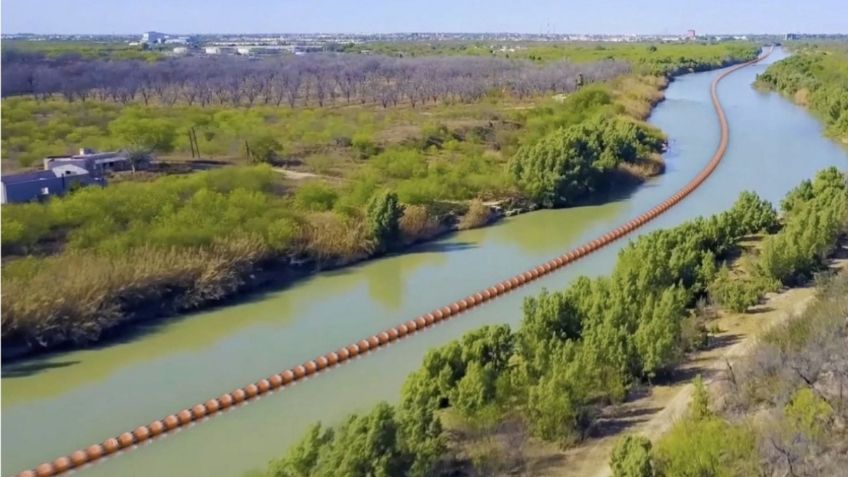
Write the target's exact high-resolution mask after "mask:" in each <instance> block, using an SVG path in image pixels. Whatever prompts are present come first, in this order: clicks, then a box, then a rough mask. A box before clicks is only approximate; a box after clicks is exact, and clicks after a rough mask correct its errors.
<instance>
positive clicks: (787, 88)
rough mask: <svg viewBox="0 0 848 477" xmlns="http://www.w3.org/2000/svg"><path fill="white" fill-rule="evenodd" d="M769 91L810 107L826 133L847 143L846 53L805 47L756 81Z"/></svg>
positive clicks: (828, 48)
mask: <svg viewBox="0 0 848 477" xmlns="http://www.w3.org/2000/svg"><path fill="white" fill-rule="evenodd" d="M757 82H758V83H759V84H760V85H763V86H765V87H767V88H769V89H773V90H776V91H779V92H781V93H783V94H785V95H788V96H791V97H792V98H793V99H794V100H795V101H796V102H798V103H800V104H802V105H804V106H808V107H810V108H811V109H812V110H813V111H815V112H816V113H817V114H818V115H819V116H820V117H821V118H822V120H823V121H824V123H825V124H826V125H827V128H828V131H829V132H830V133H831V134H832V135H833V136H836V137H838V138H843V139H846V140H848V49H846V48H845V47H844V46H842V47H839V46H834V45H831V46H818V45H804V46H802V47H799V48H797V49H796V51H795V54H794V55H792V56H790V57H789V58H786V59H784V60H781V61H778V62H777V63H774V64H772V65H770V66H769V67H768V69H767V70H766V71H765V72H764V73H763V74H761V75H759V76H758V77H757Z"/></svg>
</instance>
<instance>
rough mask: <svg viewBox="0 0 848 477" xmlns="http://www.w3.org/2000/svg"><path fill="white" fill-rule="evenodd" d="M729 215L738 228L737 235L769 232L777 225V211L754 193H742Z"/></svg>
mask: <svg viewBox="0 0 848 477" xmlns="http://www.w3.org/2000/svg"><path fill="white" fill-rule="evenodd" d="M729 214H730V215H731V216H732V220H733V223H734V224H735V225H736V226H737V227H738V231H737V232H736V233H737V235H740V236H741V235H748V234H752V233H757V232H771V231H773V230H775V229H776V228H777V227H778V225H779V223H778V220H777V211H775V210H774V207H772V205H771V203H769V202H768V201H767V200H764V199H761V198H760V196H758V195H757V194H756V193H755V192H750V191H743V192H742V193H740V194H739V198H738V199H736V202H735V203H734V204H733V207H732V208H731V209H730V211H729Z"/></svg>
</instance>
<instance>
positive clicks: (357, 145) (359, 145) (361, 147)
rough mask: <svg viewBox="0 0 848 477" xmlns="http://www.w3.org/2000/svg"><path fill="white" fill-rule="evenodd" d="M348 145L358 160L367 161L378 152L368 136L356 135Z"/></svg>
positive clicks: (372, 139) (364, 134) (363, 134)
mask: <svg viewBox="0 0 848 477" xmlns="http://www.w3.org/2000/svg"><path fill="white" fill-rule="evenodd" d="M350 145H351V147H352V148H353V150H354V151H356V155H357V157H358V158H359V159H368V158H369V157H371V156H374V155H376V154H377V153H378V152H379V151H380V150H379V148H378V147H377V144H376V143H375V142H374V138H373V137H372V136H371V135H370V134H366V133H362V132H360V133H356V134H354V135H353V137H352V138H351V141H350Z"/></svg>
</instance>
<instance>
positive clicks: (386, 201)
mask: <svg viewBox="0 0 848 477" xmlns="http://www.w3.org/2000/svg"><path fill="white" fill-rule="evenodd" d="M366 216H367V222H368V230H369V231H370V233H371V236H372V237H374V239H375V240H376V241H377V248H378V249H379V250H384V251H385V250H389V249H391V248H392V247H394V246H395V245H396V244H397V243H398V241H399V240H400V226H399V224H400V219H401V217H403V205H401V203H400V201H399V200H398V197H397V194H395V193H394V192H390V191H383V192H380V193H377V194H375V195H374V196H373V197H372V198H371V200H370V201H369V202H368V209H367V212H366Z"/></svg>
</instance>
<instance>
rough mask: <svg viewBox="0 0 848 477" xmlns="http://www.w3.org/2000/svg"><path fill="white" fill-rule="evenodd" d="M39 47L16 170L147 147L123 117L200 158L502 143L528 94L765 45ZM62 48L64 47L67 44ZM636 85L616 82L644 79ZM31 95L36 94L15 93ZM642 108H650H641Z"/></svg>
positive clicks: (17, 77) (11, 110)
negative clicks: (255, 53)
mask: <svg viewBox="0 0 848 477" xmlns="http://www.w3.org/2000/svg"><path fill="white" fill-rule="evenodd" d="M17 43H21V44H22V45H23V46H19V45H17ZM29 43H32V42H16V43H15V44H14V45H12V46H10V47H9V48H8V51H5V50H4V54H3V56H2V60H3V96H4V99H3V111H4V114H3V118H2V121H3V128H2V129H3V163H4V167H6V168H10V166H16V165H18V164H20V165H22V166H24V167H30V166H33V165H38V163H39V162H40V160H41V158H42V157H44V156H47V155H56V154H65V153H70V152H73V151H76V150H78V149H79V148H81V147H94V148H97V149H100V150H109V149H120V148H127V147H129V146H131V145H137V143H138V141H137V138H134V137H131V136H130V135H128V132H131V128H127V127H122V126H126V124H124V123H130V124H131V125H135V124H138V123H142V122H143V129H145V130H152V131H156V132H157V133H158V136H159V138H160V139H161V140H160V141H156V142H155V143H152V144H151V143H149V141H148V143H146V144H143V145H144V146H146V147H152V146H155V152H157V153H159V154H163V155H175V156H178V157H188V156H189V155H191V157H194V156H195V154H194V152H193V151H192V148H191V146H190V142H189V139H188V138H189V132H190V131H193V132H194V133H196V134H195V136H196V138H197V140H198V144H197V145H198V146H199V154H200V155H201V156H202V157H204V158H213V159H215V158H220V159H225V160H231V159H233V158H238V157H243V158H249V157H250V156H251V155H250V154H248V148H249V147H250V146H256V143H257V142H262V143H264V144H266V145H270V147H266V150H270V152H271V154H269V155H266V157H275V156H276V157H277V158H279V159H287V158H292V157H293V158H295V159H303V160H304V162H305V163H306V164H307V165H308V167H310V168H315V169H321V170H322V171H326V170H328V169H334V168H338V167H343V166H344V164H340V160H339V158H340V157H341V158H346V157H347V156H348V155H347V154H346V153H344V151H342V152H341V153H340V151H339V149H344V146H350V145H351V143H352V142H353V143H357V142H358V144H360V145H361V146H363V149H364V150H365V151H368V150H369V149H373V146H374V145H379V143H381V142H384V141H393V140H396V139H403V138H404V137H408V135H407V134H403V132H407V130H408V129H409V128H414V129H419V130H420V129H421V128H424V127H429V126H434V124H432V123H434V122H435V121H440V122H441V123H443V124H444V123H446V122H451V121H453V122H458V123H462V124H463V125H473V128H476V129H475V132H474V134H476V135H477V136H478V137H479V138H480V139H485V140H486V141H488V142H489V143H490V144H491V145H492V146H494V147H495V148H496V150H497V148H498V147H500V146H503V144H502V143H503V142H504V141H503V140H504V139H508V138H509V136H511V135H512V134H513V132H514V131H513V127H512V124H513V123H514V122H515V121H516V118H514V116H518V119H517V120H518V121H520V119H521V118H520V116H521V112H522V111H525V110H526V108H527V106H528V102H530V104H539V103H540V101H539V98H538V95H539V93H546V94H549V93H551V92H570V91H573V90H574V89H575V88H577V87H578V86H579V85H580V84H586V85H588V84H590V83H592V82H598V81H604V80H609V79H611V78H613V77H617V76H620V75H621V74H622V73H623V72H625V71H628V70H632V69H634V68H633V66H632V65H639V64H642V63H644V62H659V63H662V64H666V63H668V65H670V67H671V68H672V69H680V70H681V71H683V70H685V69H686V68H688V67H690V66H691V67H692V68H694V69H706V68H711V67H715V66H719V65H721V64H723V63H726V62H733V61H741V60H745V59H750V58H752V57H753V56H754V55H755V54H756V48H755V47H754V46H753V45H750V44H736V43H721V44H716V45H703V44H691V45H679V44H669V45H664V44H663V45H658V46H656V47H655V49H651V48H650V45H644V44H637V45H632V44H628V45H615V44H603V45H585V44H577V45H571V44H564V45H557V46H552V45H547V46H546V48H553V49H555V50H556V51H558V52H559V53H561V56H559V57H556V58H555V59H556V60H557V61H556V62H553V63H552V62H548V61H545V62H542V64H533V63H534V62H533V61H527V60H518V59H504V58H500V59H498V58H467V57H466V58H450V57H443V58H439V57H435V58H400V59H399V58H386V57H380V56H362V55H310V56H307V57H280V58H266V59H262V60H258V61H250V60H246V59H243V58H234V57H217V58H216V57H200V58H195V57H192V58H178V59H170V60H163V61H157V62H152V63H151V62H144V61H136V62H133V61H117V60H115V59H108V58H110V57H108V56H107V57H105V58H104V57H100V56H98V58H100V59H90V58H89V59H81V58H80V56H79V55H62V54H53V53H49V54H44V53H43V52H38V51H37V52H32V51H28V50H32V49H33V48H34V47H30V46H29ZM50 44H52V43H51V42H47V43H45V44H44V45H41V46H40V47H39V49H41V50H43V49H44V48H46V47H48V46H49V45H50ZM25 46H26V47H25ZM56 48H57V51H62V48H61V45H59V46H57V47H56ZM51 51H52V50H51ZM522 51H523V50H522ZM84 58H87V57H86V56H84ZM570 58H573V60H570ZM568 61H575V63H568ZM628 63H629V64H628ZM684 65H689V66H686V67H684ZM635 69H636V70H637V71H639V72H643V71H644V72H646V73H648V72H653V73H669V71H653V70H651V69H647V70H646V69H644V68H635ZM631 83H632V84H628V85H623V87H622V88H619V90H620V91H624V92H628V91H629V90H630V88H631V87H632V86H634V85H635V86H636V87H637V89H638V88H639V86H640V85H639V82H631ZM654 83H655V85H658V86H662V83H661V82H656V81H655V82H654ZM22 93H30V94H29V95H27V96H25V97H15V98H12V97H9V95H18V94H22ZM363 102H364V103H363ZM122 105H125V106H124V107H122ZM128 105H132V107H127V106H128ZM332 105H335V106H336V107H332V108H331V107H329V106H332ZM279 106H288V107H279ZM291 106H294V107H293V108H292V107H291ZM321 106H325V107H321ZM389 106H392V107H389ZM394 106H397V107H394ZM410 107H413V108H410ZM410 109H411V110H410ZM645 115H647V110H645V109H644V108H642V110H641V111H640V112H639V117H640V118H643V117H644V116H645ZM119 120H120V121H119ZM116 121H117V124H114V125H113V124H112V123H113V122H116ZM136 129H137V128H136ZM469 129H471V128H469ZM357 140H358V141H357ZM506 142H509V141H506ZM246 146H248V147H246ZM506 147H509V145H508V144H507V145H506ZM321 173H324V172H321Z"/></svg>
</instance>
